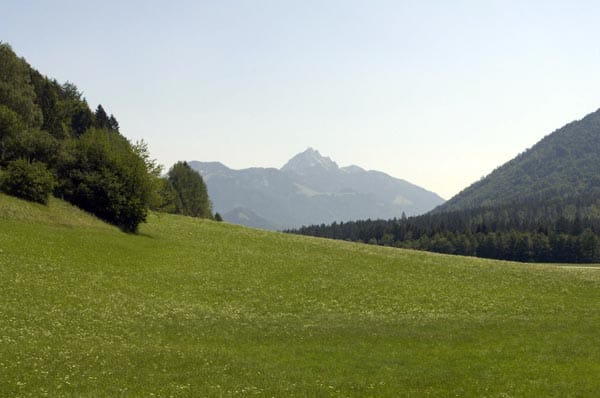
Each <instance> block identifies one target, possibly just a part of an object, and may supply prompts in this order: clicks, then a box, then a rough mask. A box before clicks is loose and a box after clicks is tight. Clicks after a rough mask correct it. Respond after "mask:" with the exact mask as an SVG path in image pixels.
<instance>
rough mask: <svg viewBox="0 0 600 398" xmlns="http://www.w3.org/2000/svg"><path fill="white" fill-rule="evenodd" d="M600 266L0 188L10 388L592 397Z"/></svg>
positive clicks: (1, 358)
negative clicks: (99, 204)
mask: <svg viewBox="0 0 600 398" xmlns="http://www.w3.org/2000/svg"><path fill="white" fill-rule="evenodd" d="M599 331H600V269H594V268H590V269H584V268H575V267H558V266H550V265H549V266H541V265H521V264H512V263H504V262H498V261H487V260H479V259H472V258H461V257H451V256H443V255H435V254H428V253H420V252H411V251H404V250H397V249H389V248H380V247H375V246H367V245H358V244H351V243H345V242H338V241H329V240H320V239H315V238H308V237H299V236H290V235H283V234H277V233H271V232H263V231H256V230H251V229H246V228H242V227H237V226H233V225H228V224H224V223H221V224H219V223H214V222H210V221H202V220H193V219H189V218H184V217H176V216H166V215H161V216H160V217H157V216H152V217H151V218H150V222H149V224H148V225H145V226H144V227H143V228H142V234H141V235H138V236H132V235H126V234H123V233H121V232H119V231H118V230H117V229H115V228H113V227H109V226H106V225H105V224H103V223H101V222H99V221H97V220H95V219H93V218H92V217H89V216H87V215H86V214H85V213H82V212H80V211H77V210H76V209H73V208H71V207H70V206H68V205H66V204H64V203H63V202H60V201H56V200H55V201H53V202H52V203H51V205H50V208H46V207H43V206H38V205H33V204H28V203H25V202H21V201H18V200H16V199H12V198H8V197H6V196H3V195H0V395H1V396H14V397H16V396H43V395H44V394H45V393H47V394H48V395H49V396H60V395H66V396H151V394H156V395H157V396H235V395H254V394H257V395H259V396H261V395H264V396H289V395H297V396H349V395H350V396H403V395H411V396H424V395H432V396H451V395H458V396H489V397H493V396H498V397H500V396H502V397H506V396H568V395H572V396H598V395H600V378H598V375H599V374H600V332H599Z"/></svg>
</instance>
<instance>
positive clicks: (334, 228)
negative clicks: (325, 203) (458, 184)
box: [293, 110, 600, 263]
mask: <svg viewBox="0 0 600 398" xmlns="http://www.w3.org/2000/svg"><path fill="white" fill-rule="evenodd" d="M293 232H296V233H300V234H305V235H313V236H319V237H327V238H334V239H343V240H351V241H361V242H365V243H366V242H368V243H376V244H381V245H390V246H396V247H405V248H411V249H419V250H428V251H435V252H440V253H451V254H460V255H467V256H478V257H488V258H494V259H501V260H514V261H522V262H530V261H531V262H543V263H547V262H561V263H598V262H600V110H599V111H596V112H594V113H592V114H590V115H588V116H586V117H584V118H583V119H582V120H579V121H575V122H572V123H569V124H567V125H566V126H564V127H562V128H560V129H558V130H556V131H555V132H553V133H552V134H550V135H548V136H546V137H545V138H543V139H542V140H541V141H540V142H538V143H537V144H536V145H534V146H533V147H532V148H531V149H529V150H527V151H525V152H523V153H522V154H520V155H519V156H517V157H516V158H515V159H513V160H511V161H509V162H507V163H506V164H504V165H503V166H501V167H499V168H498V169H496V170H494V171H493V172H492V173H491V174H490V175H489V176H487V177H486V178H484V179H482V180H481V181H479V182H477V183H475V184H473V185H471V186H470V187H468V188H467V189H465V190H464V191H462V192H461V193H459V194H458V195H456V196H455V197H454V198H452V199H451V200H449V201H448V202H446V203H445V204H443V205H441V206H438V207H437V208H436V209H434V210H433V211H431V212H429V213H427V214H424V215H420V216H417V217H411V218H408V219H405V220H387V221H384V220H374V221H371V220H366V221H356V222H349V223H344V224H343V225H340V224H332V225H329V226H326V225H312V226H307V227H304V228H300V229H298V230H295V231H293Z"/></svg>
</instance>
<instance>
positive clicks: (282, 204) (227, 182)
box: [189, 148, 444, 229]
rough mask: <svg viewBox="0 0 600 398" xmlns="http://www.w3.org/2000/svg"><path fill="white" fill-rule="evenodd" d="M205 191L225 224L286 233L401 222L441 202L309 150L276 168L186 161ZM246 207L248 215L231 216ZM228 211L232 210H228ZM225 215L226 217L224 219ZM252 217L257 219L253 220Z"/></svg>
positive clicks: (404, 183)
mask: <svg viewBox="0 0 600 398" xmlns="http://www.w3.org/2000/svg"><path fill="white" fill-rule="evenodd" d="M189 164H190V166H191V167H192V168H194V169H195V170H197V171H198V172H199V173H200V174H201V175H202V177H203V178H204V180H205V181H206V185H207V187H208V191H209V195H210V198H211V200H212V202H213V205H214V207H215V210H216V211H218V212H219V213H221V214H222V215H223V216H224V217H225V219H226V220H227V221H230V222H235V223H240V224H244V225H248V226H252V227H256V226H261V227H263V226H265V225H266V226H268V228H269V229H286V228H293V227H300V226H302V225H309V224H321V223H330V222H333V221H349V220H357V219H365V218H373V219H376V218H383V219H387V218H400V217H401V215H402V213H403V212H404V213H405V214H406V215H416V214H422V213H425V212H427V211H429V210H431V209H433V208H434V207H435V206H437V205H439V204H441V203H443V201H444V200H443V199H442V198H441V197H439V196H438V195H436V194H435V193H433V192H430V191H427V190H425V189H423V188H421V187H419V186H417V185H414V184H411V183H409V182H407V181H404V180H402V179H398V178H394V177H391V176H389V175H387V174H385V173H382V172H379V171H373V170H371V171H367V170H364V169H362V168H360V167H358V166H348V167H339V166H338V165H337V164H336V163H335V162H334V161H332V160H331V159H330V158H328V157H325V156H322V155H321V154H320V153H319V152H318V151H316V150H314V149H312V148H308V149H307V150H306V151H304V152H302V153H299V154H297V155H296V156H294V157H293V158H292V159H290V160H289V161H288V162H287V163H286V164H285V165H284V166H283V167H282V168H281V169H276V168H259V167H254V168H249V169H243V170H232V169H230V168H228V167H227V166H225V165H223V164H221V163H218V162H198V161H191V162H189ZM240 208H241V209H245V211H246V212H251V213H252V214H254V216H253V217H249V218H247V220H248V221H246V218H239V217H236V216H237V215H238V214H239V211H234V209H240ZM232 211H233V212H232ZM228 215H230V217H228ZM255 218H259V219H261V220H264V221H261V222H260V223H257V222H254V221H253V220H254V219H255Z"/></svg>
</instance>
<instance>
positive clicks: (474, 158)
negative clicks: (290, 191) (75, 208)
mask: <svg viewBox="0 0 600 398" xmlns="http://www.w3.org/2000/svg"><path fill="white" fill-rule="evenodd" d="M1 8H2V11H1V12H0V41H3V42H8V43H9V44H10V45H11V46H12V47H13V49H14V50H15V52H16V53H17V54H19V55H20V56H22V57H24V58H25V59H26V60H27V61H28V62H29V63H30V64H31V65H32V66H33V67H34V68H36V69H38V70H39V71H40V72H42V73H43V74H45V75H47V76H49V77H52V78H56V79H57V80H58V81H60V82H65V81H70V82H72V83H75V84H76V85H77V87H79V89H80V90H81V91H82V92H83V93H84V96H85V98H86V99H87V101H88V103H89V104H90V106H91V107H92V108H95V107H96V106H97V105H98V104H102V105H103V107H104V108H105V109H106V110H107V111H108V112H109V113H113V114H114V115H115V116H116V118H117V119H118V121H119V123H120V126H121V132H122V133H123V134H124V135H125V136H126V137H128V138H129V139H130V140H131V141H137V140H140V139H143V140H145V141H146V142H147V143H148V145H149V148H150V151H151V154H152V156H153V157H155V158H156V159H157V160H158V161H159V162H160V163H161V164H163V165H165V166H166V167H167V168H168V167H169V166H170V165H172V164H173V163H175V162H176V161H178V160H200V161H220V162H222V163H224V164H225V165H227V166H229V167H231V168H235V169H239V168H246V167H255V166H259V167H281V166H282V165H283V164H284V163H285V162H286V161H287V160H288V159H289V158H291V157H292V156H293V155H295V154H296V153H299V152H301V151H303V150H305V149H306V148H307V147H313V148H315V149H318V150H319V151H320V152H321V153H322V154H323V155H325V156H329V157H331V158H332V159H333V160H335V161H336V162H337V163H338V164H339V165H340V166H347V165H350V164H356V165H359V166H361V167H363V168H366V169H374V170H380V171H384V172H386V173H388V174H390V175H392V176H394V177H398V178H403V179H405V180H408V181H410V182H412V183H415V184H417V185H420V186H423V187H425V188H427V189H429V190H431V191H434V192H436V193H438V194H440V195H441V196H442V197H444V198H446V199H448V198H450V197H451V196H453V195H455V194H456V193H458V192H459V191H461V190H462V189H464V188H466V187H467V186H468V185H470V184H471V183H473V182H475V181H477V180H479V179H480V178H481V177H483V176H485V175H487V174H489V173H490V172H491V171H492V170H493V169H495V168H496V167H498V166H500V165H501V164H502V163H504V162H506V161H508V160H510V159H511V158H513V157H515V156H516V155H518V154H519V153H521V152H523V151H524V150H526V149H527V148H529V147H531V146H532V145H534V144H535V143H536V142H537V141H539V140H540V139H541V138H543V137H544V136H545V135H547V134H549V133H551V132H552V131H554V130H556V129H557V128H559V127H561V126H563V125H565V124H567V123H568V122H571V121H573V120H577V119H581V118H582V117H583V116H585V115H586V114H588V113H590V112H593V111H595V110H596V109H598V108H600V95H599V93H600V44H598V37H600V24H599V23H598V20H600V2H597V1H576V0H573V1H552V0H547V1H536V0H532V1H508V0H506V1H494V0H491V1H482V0H478V1H461V0H455V1H447V0H444V1H424V0H421V1H417V0H415V1H403V0H395V1H384V0H368V1H367V0H364V1H357V0H297V1H286V0H271V1H266V0H253V1H249V0H238V1H233V0H214V1H201V0H200V1H178V0H171V1H112V0H106V1H102V2H97V1H96V2H92V1H81V0H79V1H76V0H73V1H66V0H54V1H28V0H2V7H1Z"/></svg>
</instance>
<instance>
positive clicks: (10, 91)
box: [0, 43, 212, 232]
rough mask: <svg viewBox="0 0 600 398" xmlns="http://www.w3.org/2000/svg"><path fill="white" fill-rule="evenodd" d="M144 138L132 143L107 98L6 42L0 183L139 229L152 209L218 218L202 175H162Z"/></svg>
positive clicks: (0, 65) (1, 56)
mask: <svg viewBox="0 0 600 398" xmlns="http://www.w3.org/2000/svg"><path fill="white" fill-rule="evenodd" d="M161 172H162V168H161V167H160V166H159V165H158V164H157V163H156V162H155V161H154V160H153V159H151V157H150V155H149V152H148V148H147V145H146V144H145V143H144V142H138V143H135V144H132V143H131V142H129V140H127V138H125V137H124V136H123V135H122V134H121V133H120V129H119V123H118V121H117V119H116V118H115V116H113V115H109V114H107V112H106V111H105V109H104V108H103V107H102V105H98V106H97V108H96V110H95V111H92V110H91V109H90V107H89V105H88V104H87V102H86V100H85V98H83V96H82V94H81V92H80V91H79V90H78V89H77V87H76V86H75V85H74V84H72V83H68V82H67V83H64V84H60V83H58V82H57V81H56V80H53V79H49V78H48V77H45V76H43V75H42V74H41V73H40V72H38V71H37V70H35V69H34V68H32V67H31V66H30V65H29V64H28V63H27V62H26V61H25V60H24V59H23V58H19V57H18V56H17V55H16V54H15V53H14V51H13V50H12V48H11V47H10V46H9V45H8V44H6V43H0V190H1V191H3V192H5V193H8V194H10V195H14V196H18V197H21V198H24V199H27V200H31V201H34V202H39V203H47V201H48V198H49V196H50V195H55V196H57V197H60V198H63V199H65V200H67V201H69V202H71V203H73V204H75V205H76V206H78V207H80V208H82V209H84V210H86V211H88V212H90V213H93V214H95V215H96V216H98V217H100V218H102V219H103V220H105V221H108V222H110V223H112V224H115V225H118V226H119V227H120V228H121V229H123V230H124V231H127V232H135V231H137V229H138V226H139V224H140V223H141V222H144V221H145V220H146V216H147V214H148V211H149V210H150V209H155V210H160V211H166V212H172V213H180V214H186V215H191V216H196V217H211V216H212V214H211V206H210V201H209V200H208V195H207V193H206V185H205V184H204V182H203V180H202V178H201V177H200V175H199V174H198V173H196V172H194V171H193V170H191V168H190V167H189V166H188V165H187V163H178V164H176V165H174V166H173V168H171V170H169V173H168V176H167V177H166V178H163V177H161Z"/></svg>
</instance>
